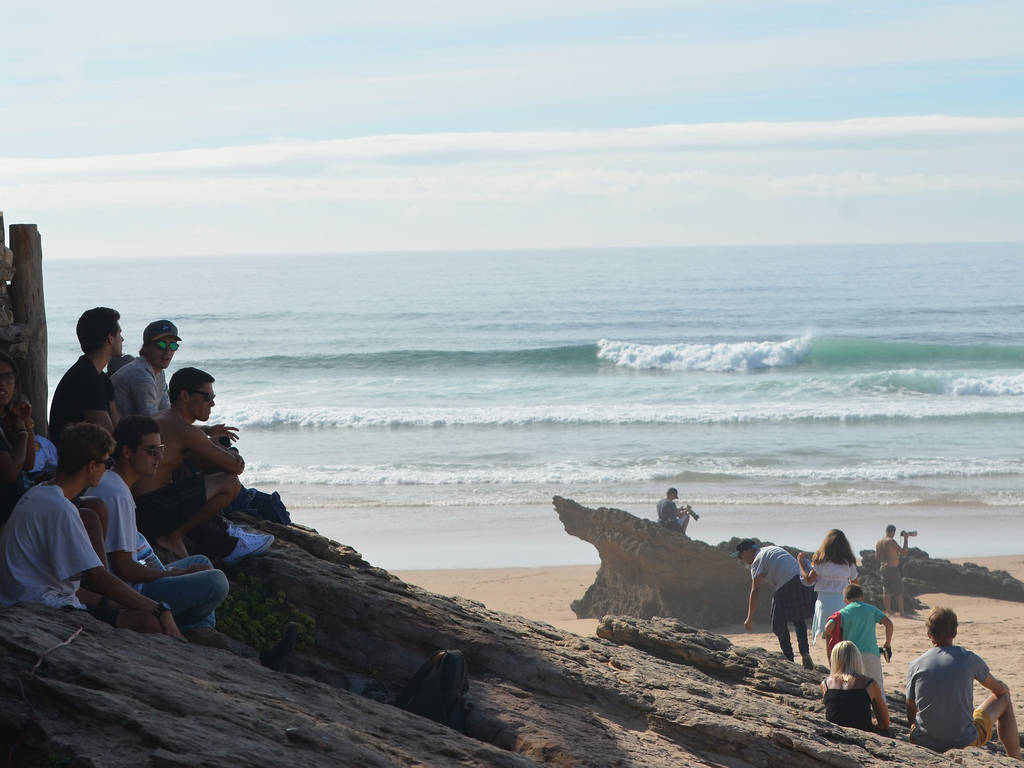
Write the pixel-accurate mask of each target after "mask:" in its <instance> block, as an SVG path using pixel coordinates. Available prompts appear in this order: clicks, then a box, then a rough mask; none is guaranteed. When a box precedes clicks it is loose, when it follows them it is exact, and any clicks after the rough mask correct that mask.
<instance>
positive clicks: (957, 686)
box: [907, 645, 989, 752]
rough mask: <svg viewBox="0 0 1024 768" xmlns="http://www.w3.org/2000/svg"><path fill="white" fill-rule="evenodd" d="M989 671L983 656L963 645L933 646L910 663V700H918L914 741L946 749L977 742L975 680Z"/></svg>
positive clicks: (984, 676)
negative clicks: (962, 646)
mask: <svg viewBox="0 0 1024 768" xmlns="http://www.w3.org/2000/svg"><path fill="white" fill-rule="evenodd" d="M988 674H989V673H988V665H987V664H986V663H985V662H984V661H982V659H981V657H980V656H977V655H976V654H974V653H971V652H970V651H968V650H966V649H964V648H961V647H960V646H959V645H943V646H939V647H935V648H932V649H930V650H928V651H925V652H924V653H922V654H921V655H920V656H918V657H917V658H916V659H914V660H913V661H912V662H910V666H909V667H908V668H907V701H915V702H916V703H917V731H916V732H915V734H914V743H916V744H920V745H921V746H923V747H928V748H929V749H934V750H937V751H939V752H945V751H946V750H947V749H956V748H959V747H966V746H967V745H968V744H970V743H971V742H973V741H974V740H975V738H977V732H976V731H975V729H974V681H975V680H978V681H979V682H980V681H982V680H984V679H985V678H986V677H988Z"/></svg>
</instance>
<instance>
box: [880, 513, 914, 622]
mask: <svg viewBox="0 0 1024 768" xmlns="http://www.w3.org/2000/svg"><path fill="white" fill-rule="evenodd" d="M895 535H896V526H895V525H888V526H886V528H885V536H883V537H882V538H880V539H879V540H878V542H877V543H876V544H875V559H876V560H878V568H879V570H880V571H881V572H882V605H884V606H885V612H886V613H892V596H893V595H895V596H896V607H897V608H898V609H899V612H900V615H901V616H905V615H906V612H905V611H904V605H903V574H902V573H900V558H903V557H906V556H907V552H908V551H909V547H910V543H909V541H908V539H907V535H906V534H904V535H903V546H902V547H901V546H900V545H899V544H897V543H896V540H895V539H894V538H893V537H894V536H895Z"/></svg>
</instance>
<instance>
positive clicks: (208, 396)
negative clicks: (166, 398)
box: [189, 389, 215, 403]
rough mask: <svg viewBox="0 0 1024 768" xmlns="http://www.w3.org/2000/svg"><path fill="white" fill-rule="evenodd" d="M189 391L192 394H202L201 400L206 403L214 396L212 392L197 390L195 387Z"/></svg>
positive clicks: (211, 400)
mask: <svg viewBox="0 0 1024 768" xmlns="http://www.w3.org/2000/svg"><path fill="white" fill-rule="evenodd" d="M189 392H191V393H192V394H193V395H202V398H203V400H205V401H206V402H208V403H212V402H213V398H214V397H215V395H214V394H213V392H200V391H199V390H196V389H190V390H189Z"/></svg>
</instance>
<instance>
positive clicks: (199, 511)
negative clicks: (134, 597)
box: [132, 368, 274, 565]
mask: <svg viewBox="0 0 1024 768" xmlns="http://www.w3.org/2000/svg"><path fill="white" fill-rule="evenodd" d="M213 381H214V379H213V376H211V375H210V374H208V373H206V372H205V371H201V370H199V369H198V368H181V369H180V370H178V371H176V372H175V374H174V375H173V376H172V377H171V381H170V385H169V386H168V390H169V391H168V395H169V396H170V401H171V407H170V408H168V409H167V410H164V411H160V412H159V413H157V414H156V415H155V416H154V417H153V418H154V420H155V421H156V423H157V424H158V425H159V427H160V436H161V438H162V439H163V441H164V454H163V458H162V459H161V461H160V465H159V467H158V468H157V471H156V474H154V475H153V476H152V477H142V478H140V479H139V480H138V481H137V482H136V483H135V485H133V486H132V493H133V494H134V495H135V503H136V516H137V521H138V526H139V530H140V531H142V533H143V535H144V536H146V538H148V539H150V540H151V541H155V542H157V543H158V544H160V546H162V547H165V548H167V549H169V550H170V551H171V552H173V553H174V554H176V555H179V556H180V557H187V556H188V551H187V550H186V549H185V543H184V541H182V538H183V537H184V536H185V534H187V533H189V531H192V530H193V529H195V528H197V527H199V526H203V525H212V524H216V522H219V521H217V520H214V519H215V518H218V517H219V515H220V513H221V512H222V511H223V510H224V508H225V507H226V506H227V505H228V504H230V503H231V501H232V500H233V499H234V498H235V497H236V496H237V495H238V492H239V490H240V489H241V484H240V483H239V481H238V476H239V475H240V474H242V470H244V469H245V461H244V460H243V459H242V457H241V455H239V453H238V451H237V450H235V449H234V448H227V447H224V446H222V445H220V444H218V443H217V442H215V439H218V438H222V437H227V438H229V439H231V438H234V439H237V437H236V436H235V434H234V431H233V428H231V427H224V426H223V425H218V426H219V427H220V431H221V432H222V433H223V434H214V435H212V436H210V435H208V434H207V433H206V432H203V430H202V429H200V428H199V427H198V426H196V425H195V422H196V421H201V422H205V421H207V420H208V419H209V418H210V411H211V410H212V409H213V405H214V403H213V401H214V392H213ZM214 430H215V428H211V431H214ZM186 462H187V466H185V465H186ZM188 470H192V472H193V473H195V474H191V473H189V472H188ZM182 475H185V476H182ZM176 478H177V479H176ZM208 521H213V522H212V523H208ZM220 539H221V541H226V542H228V544H227V546H225V547H224V549H226V550H227V551H219V552H212V553H211V552H209V551H207V552H203V554H205V555H207V556H209V557H211V558H213V557H220V558H223V562H224V563H225V564H226V565H230V564H232V563H235V562H237V561H238V560H240V559H241V558H243V557H246V556H248V555H254V554H259V553H260V552H263V551H265V550H266V549H267V548H268V547H269V546H270V545H271V544H272V543H273V541H274V537H273V536H270V535H265V534H255V533H248V532H240V535H239V536H238V538H237V542H236V543H234V546H233V548H230V547H231V542H232V541H233V540H234V539H235V537H233V536H227V535H226V534H223V535H222V536H221V537H220Z"/></svg>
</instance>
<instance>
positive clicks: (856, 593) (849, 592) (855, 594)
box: [843, 584, 864, 603]
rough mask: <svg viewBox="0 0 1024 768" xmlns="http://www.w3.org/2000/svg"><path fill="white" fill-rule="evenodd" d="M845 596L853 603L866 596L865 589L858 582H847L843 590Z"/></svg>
mask: <svg viewBox="0 0 1024 768" xmlns="http://www.w3.org/2000/svg"><path fill="white" fill-rule="evenodd" d="M843 597H845V598H846V599H847V600H849V601H850V602H851V603H853V602H856V601H857V600H860V599H861V598H862V597H864V590H863V589H861V588H860V587H859V586H857V585H856V584H847V585H846V589H844V590H843Z"/></svg>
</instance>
